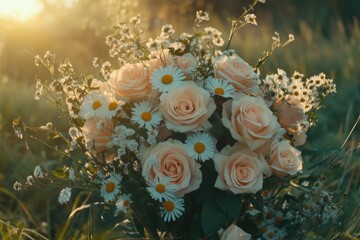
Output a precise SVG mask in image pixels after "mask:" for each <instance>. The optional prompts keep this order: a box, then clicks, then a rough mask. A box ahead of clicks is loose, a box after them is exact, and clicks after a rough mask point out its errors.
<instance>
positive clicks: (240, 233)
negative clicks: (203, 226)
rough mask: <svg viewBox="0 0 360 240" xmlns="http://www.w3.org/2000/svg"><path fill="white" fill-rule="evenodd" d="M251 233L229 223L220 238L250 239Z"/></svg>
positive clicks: (229, 239)
mask: <svg viewBox="0 0 360 240" xmlns="http://www.w3.org/2000/svg"><path fill="white" fill-rule="evenodd" d="M250 239H251V235H250V234H248V233H247V232H245V231H244V230H242V229H241V228H240V227H238V226H236V225H235V224H231V225H230V226H229V227H228V228H227V229H226V230H225V231H224V232H223V233H222V234H221V237H220V240H250Z"/></svg>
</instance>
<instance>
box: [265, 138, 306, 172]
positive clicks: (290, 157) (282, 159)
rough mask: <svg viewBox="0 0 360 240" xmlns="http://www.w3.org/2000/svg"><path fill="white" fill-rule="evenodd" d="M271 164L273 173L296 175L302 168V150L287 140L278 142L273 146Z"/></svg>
mask: <svg viewBox="0 0 360 240" xmlns="http://www.w3.org/2000/svg"><path fill="white" fill-rule="evenodd" d="M269 164H270V168H271V170H272V172H273V174H274V175H276V176H278V177H285V176H287V175H295V174H296V173H297V172H298V171H299V170H301V169H302V158H301V152H300V151H298V150H297V149H296V148H294V147H292V146H291V145H290V144H289V143H288V142H287V141H281V142H278V143H276V144H274V145H273V147H272V152H271V157H270V161H269Z"/></svg>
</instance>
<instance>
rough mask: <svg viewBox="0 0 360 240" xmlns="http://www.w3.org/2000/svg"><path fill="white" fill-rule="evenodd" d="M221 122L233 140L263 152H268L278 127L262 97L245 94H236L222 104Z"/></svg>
mask: <svg viewBox="0 0 360 240" xmlns="http://www.w3.org/2000/svg"><path fill="white" fill-rule="evenodd" d="M234 96H235V95H234ZM222 122H223V124H224V126H225V127H226V128H228V129H229V130H230V133H231V136H232V137H233V138H234V139H235V140H238V141H239V142H241V143H245V144H246V145H247V146H249V148H250V149H251V150H252V151H258V152H262V153H264V154H268V153H270V147H271V142H272V140H273V138H274V137H275V136H276V134H277V133H278V131H279V129H280V125H279V123H278V122H277V119H276V117H275V116H274V115H273V113H272V111H271V110H270V109H269V107H268V106H267V105H266V103H265V102H264V100H263V98H261V97H250V96H247V95H245V94H237V95H236V96H235V97H234V99H233V100H229V101H226V102H225V103H224V104H223V113H222Z"/></svg>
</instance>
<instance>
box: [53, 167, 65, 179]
mask: <svg viewBox="0 0 360 240" xmlns="http://www.w3.org/2000/svg"><path fill="white" fill-rule="evenodd" d="M52 174H53V175H54V176H55V177H57V178H61V179H66V178H68V174H67V173H66V172H65V171H64V168H62V167H58V168H56V169H55V170H53V171H52Z"/></svg>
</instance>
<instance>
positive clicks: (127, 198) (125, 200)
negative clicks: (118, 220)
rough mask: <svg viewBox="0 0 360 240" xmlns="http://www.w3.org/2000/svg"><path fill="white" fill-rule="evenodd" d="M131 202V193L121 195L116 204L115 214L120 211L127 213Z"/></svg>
mask: <svg viewBox="0 0 360 240" xmlns="http://www.w3.org/2000/svg"><path fill="white" fill-rule="evenodd" d="M131 203H132V200H131V194H123V195H121V196H120V197H119V198H118V200H117V201H116V203H115V206H116V210H115V216H116V215H118V214H119V212H124V213H126V212H127V210H128V209H129V206H130V204H131Z"/></svg>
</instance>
